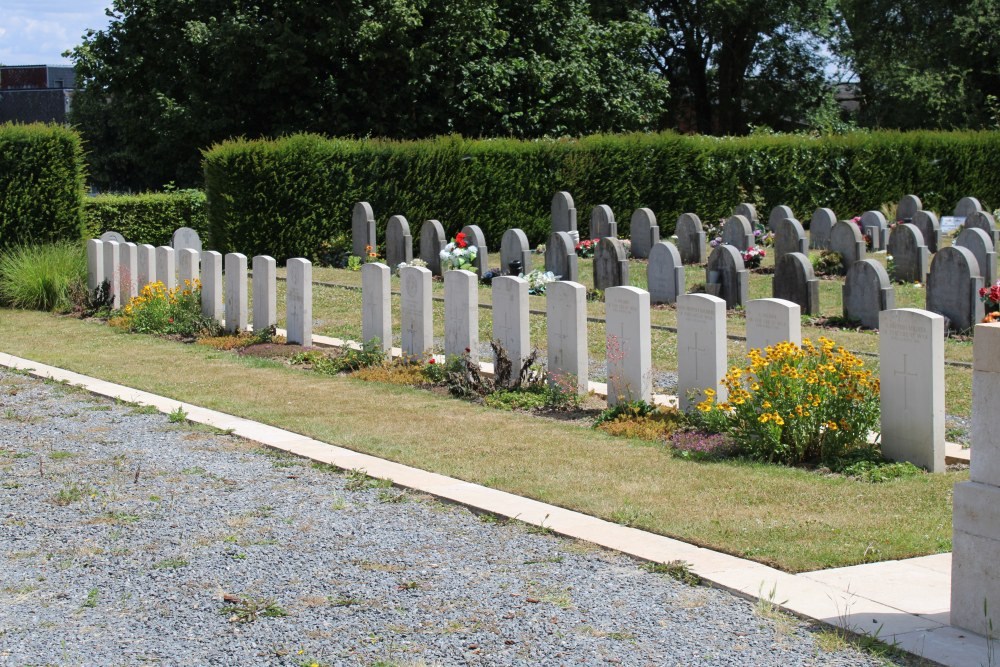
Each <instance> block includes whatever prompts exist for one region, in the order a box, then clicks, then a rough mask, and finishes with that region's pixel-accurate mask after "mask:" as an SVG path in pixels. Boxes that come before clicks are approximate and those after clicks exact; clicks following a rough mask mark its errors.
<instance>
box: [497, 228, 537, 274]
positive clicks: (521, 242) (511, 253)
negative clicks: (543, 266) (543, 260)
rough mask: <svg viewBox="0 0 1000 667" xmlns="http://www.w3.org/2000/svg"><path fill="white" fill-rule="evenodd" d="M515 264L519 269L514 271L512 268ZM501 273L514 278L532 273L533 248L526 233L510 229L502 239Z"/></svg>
mask: <svg viewBox="0 0 1000 667" xmlns="http://www.w3.org/2000/svg"><path fill="white" fill-rule="evenodd" d="M515 262H516V263H517V266H518V267H519V268H518V270H516V271H512V270H511V266H512V265H513V264H514V263H515ZM500 273H502V274H504V275H512V276H516V275H519V274H521V273H523V274H524V275H528V274H529V273H531V246H530V245H528V236H527V235H526V234H525V233H524V231H522V230H520V229H508V230H507V231H505V232H504V233H503V238H501V239H500Z"/></svg>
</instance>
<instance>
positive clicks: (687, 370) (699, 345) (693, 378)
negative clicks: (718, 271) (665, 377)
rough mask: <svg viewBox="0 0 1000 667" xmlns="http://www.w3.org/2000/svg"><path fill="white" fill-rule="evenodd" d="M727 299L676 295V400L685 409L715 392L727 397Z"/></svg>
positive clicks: (721, 399)
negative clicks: (706, 392)
mask: <svg viewBox="0 0 1000 667" xmlns="http://www.w3.org/2000/svg"><path fill="white" fill-rule="evenodd" d="M725 374H726V302H725V301H723V300H722V299H720V298H719V297H716V296H712V295H710V294H682V295H681V296H679V297H677V400H678V403H679V404H680V408H681V410H684V411H687V410H689V409H690V408H692V407H694V406H695V405H697V404H698V403H700V402H701V401H702V400H703V399H705V398H706V394H705V390H706V389H710V390H712V391H714V392H715V398H716V400H718V401H719V402H720V403H721V402H723V401H725V400H726V388H725V387H724V386H723V384H722V378H723V376H725Z"/></svg>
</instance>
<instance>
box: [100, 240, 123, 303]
mask: <svg viewBox="0 0 1000 667" xmlns="http://www.w3.org/2000/svg"><path fill="white" fill-rule="evenodd" d="M122 243H124V241H123V242H122ZM119 249H120V246H119V243H118V242H117V241H105V242H104V244H103V247H102V250H103V251H104V280H105V281H107V283H108V289H109V291H110V292H111V302H112V306H113V307H115V308H120V307H121V305H122V290H121V279H122V271H121V253H120V250H119Z"/></svg>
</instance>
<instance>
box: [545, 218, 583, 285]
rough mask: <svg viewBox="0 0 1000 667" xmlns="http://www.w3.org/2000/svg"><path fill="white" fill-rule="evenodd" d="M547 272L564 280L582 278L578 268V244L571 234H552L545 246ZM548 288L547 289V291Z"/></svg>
mask: <svg viewBox="0 0 1000 667" xmlns="http://www.w3.org/2000/svg"><path fill="white" fill-rule="evenodd" d="M545 270H546V271H551V272H552V273H554V274H556V275H557V276H559V277H560V278H562V279H563V280H567V281H576V280H578V279H579V277H580V269H579V267H578V266H577V256H576V244H575V243H573V237H572V236H570V235H569V232H552V235H551V236H550V237H549V242H548V244H547V245H546V246H545ZM547 290H548V288H546V291H547Z"/></svg>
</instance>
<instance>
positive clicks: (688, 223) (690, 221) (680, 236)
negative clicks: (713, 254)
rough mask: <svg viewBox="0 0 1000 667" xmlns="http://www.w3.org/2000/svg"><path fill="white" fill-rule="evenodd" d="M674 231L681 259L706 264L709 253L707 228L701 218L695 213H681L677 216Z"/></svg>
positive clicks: (687, 262) (691, 262)
mask: <svg viewBox="0 0 1000 667" xmlns="http://www.w3.org/2000/svg"><path fill="white" fill-rule="evenodd" d="M674 233H675V235H676V236H677V250H678V251H679V252H680V254H681V261H682V262H684V263H685V264H704V263H705V260H706V258H707V255H706V254H705V230H704V229H703V228H702V226H701V219H700V218H699V217H698V216H697V215H695V214H694V213H683V214H681V216H680V217H679V218H677V225H676V226H675V227H674Z"/></svg>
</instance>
